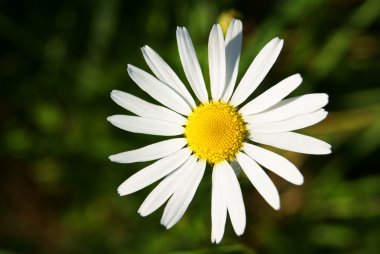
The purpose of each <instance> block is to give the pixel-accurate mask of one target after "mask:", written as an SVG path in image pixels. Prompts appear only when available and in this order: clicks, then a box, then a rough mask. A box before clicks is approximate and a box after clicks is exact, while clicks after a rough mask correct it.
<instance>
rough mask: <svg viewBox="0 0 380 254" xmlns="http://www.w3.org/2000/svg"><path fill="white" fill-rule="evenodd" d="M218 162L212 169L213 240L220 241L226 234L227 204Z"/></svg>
mask: <svg viewBox="0 0 380 254" xmlns="http://www.w3.org/2000/svg"><path fill="white" fill-rule="evenodd" d="M218 165H219V164H216V165H215V166H214V168H213V170H212V199H211V223H212V229H211V242H212V243H219V242H220V241H221V240H222V238H223V235H224V227H225V225H226V219H227V204H226V201H225V200H224V197H223V185H222V181H223V179H222V177H221V173H220V170H219V169H220V166H218Z"/></svg>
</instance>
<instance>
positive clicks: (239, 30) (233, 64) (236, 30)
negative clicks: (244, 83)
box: [222, 19, 243, 101]
mask: <svg viewBox="0 0 380 254" xmlns="http://www.w3.org/2000/svg"><path fill="white" fill-rule="evenodd" d="M242 39H243V26H242V24H241V21H240V20H237V19H234V20H232V21H231V23H230V26H229V28H228V31H227V34H226V40H225V48H226V86H225V91H224V94H223V97H222V100H223V101H229V99H230V98H231V95H232V92H233V91H234V88H235V82H236V78H237V74H238V69H239V60H240V50H241V44H242Z"/></svg>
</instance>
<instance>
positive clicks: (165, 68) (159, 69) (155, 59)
mask: <svg viewBox="0 0 380 254" xmlns="http://www.w3.org/2000/svg"><path fill="white" fill-rule="evenodd" d="M141 50H142V52H143V55H144V58H145V61H146V63H147V64H148V66H149V67H150V69H151V70H152V71H153V73H154V74H155V75H156V76H157V78H159V79H160V80H161V81H162V82H164V83H165V84H167V85H168V86H170V87H171V88H173V90H175V91H176V92H177V93H179V94H180V95H181V96H182V97H183V98H184V99H185V100H186V102H187V103H189V105H190V106H191V107H192V108H194V107H196V104H195V101H194V99H193V97H192V96H191V94H190V93H189V91H188V90H187V89H186V87H185V85H184V84H183V83H182V81H181V80H180V79H179V78H178V76H177V74H176V73H175V72H174V71H173V70H172V68H170V66H169V65H168V64H167V63H166V62H165V61H164V60H163V59H162V58H161V57H160V56H159V55H158V54H157V53H156V52H155V51H154V50H153V49H151V48H150V47H149V46H145V47H143V48H142V49H141Z"/></svg>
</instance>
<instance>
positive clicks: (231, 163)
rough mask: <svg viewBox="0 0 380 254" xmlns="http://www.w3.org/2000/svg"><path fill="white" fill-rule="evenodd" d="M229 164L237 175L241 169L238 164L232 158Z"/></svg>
mask: <svg viewBox="0 0 380 254" xmlns="http://www.w3.org/2000/svg"><path fill="white" fill-rule="evenodd" d="M230 165H231V167H232V169H233V170H234V171H235V174H236V175H237V176H238V175H239V174H240V172H241V170H242V169H241V167H240V164H239V163H238V162H237V161H236V160H233V161H230Z"/></svg>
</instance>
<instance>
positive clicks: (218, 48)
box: [208, 25, 226, 101]
mask: <svg viewBox="0 0 380 254" xmlns="http://www.w3.org/2000/svg"><path fill="white" fill-rule="evenodd" d="M208 61H209V71H210V86H211V96H212V99H213V100H214V101H217V100H219V99H220V97H221V96H222V94H223V91H224V85H225V78H226V76H225V75H226V52H225V48H224V39H223V32H222V28H221V27H220V25H214V26H213V27H212V30H211V32H210V37H209V41H208Z"/></svg>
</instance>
